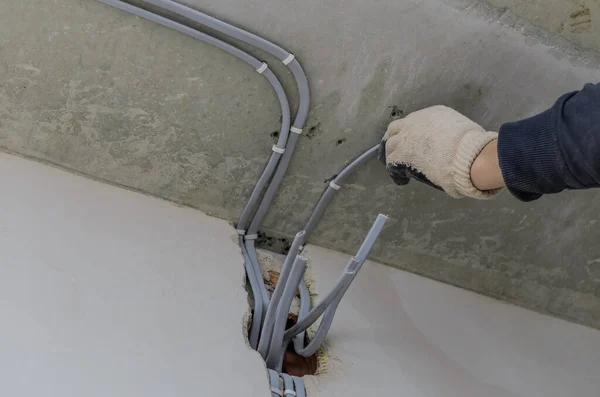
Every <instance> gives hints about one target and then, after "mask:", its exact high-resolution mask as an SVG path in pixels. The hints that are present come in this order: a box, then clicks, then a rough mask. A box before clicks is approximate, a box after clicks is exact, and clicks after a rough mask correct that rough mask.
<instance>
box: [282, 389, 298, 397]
mask: <svg viewBox="0 0 600 397" xmlns="http://www.w3.org/2000/svg"><path fill="white" fill-rule="evenodd" d="M283 395H284V396H294V397H296V392H295V391H294V390H290V389H285V390H284V391H283Z"/></svg>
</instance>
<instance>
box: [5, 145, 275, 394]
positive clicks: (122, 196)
mask: <svg viewBox="0 0 600 397" xmlns="http://www.w3.org/2000/svg"><path fill="white" fill-rule="evenodd" d="M0 183H1V184H2V186H5V187H7V186H10V189H3V192H2V195H1V197H0V253H1V254H0V255H1V258H2V260H1V261H0V262H1V265H0V308H1V312H2V317H1V326H0V339H1V340H2V343H1V344H0V395H3V396H14V397H34V396H42V395H44V396H64V397H80V396H90V397H92V396H93V397H95V396H114V397H125V396H127V397H131V396H147V397H150V396H157V397H158V396H160V397H164V396H189V397H192V396H223V397H225V396H232V397H233V396H239V395H240V390H244V393H243V394H244V395H245V396H265V397H266V396H268V395H269V384H268V381H267V376H266V370H265V366H264V363H263V361H262V359H261V357H260V356H259V355H258V353H256V352H254V351H251V350H250V348H249V347H248V346H247V345H246V342H245V337H244V334H243V332H242V328H243V324H244V317H245V314H246V312H247V309H248V304H247V294H246V292H245V290H244V287H243V284H244V270H243V265H242V263H243V261H242V257H241V253H240V250H239V248H238V247H237V245H236V244H235V242H234V241H233V240H232V235H233V234H234V231H233V229H232V228H231V226H229V225H228V224H227V222H225V221H222V220H219V219H215V218H211V217H208V216H205V215H204V214H202V213H200V212H199V211H195V210H193V209H190V208H181V207H177V206H175V205H173V204H172V203H168V202H165V201H163V200H158V199H155V198H151V197H146V196H143V195H140V194H138V193H133V192H128V191H126V190H123V189H119V188H116V187H114V186H108V185H105V184H101V183H97V182H94V181H90V180H89V179H86V178H82V177H77V176H74V175H72V174H69V173H66V172H63V171H60V170H57V169H52V168H49V167H47V166H44V165H41V164H37V163H34V162H31V161H27V160H24V159H22V158H18V157H14V156H9V155H6V154H1V155H0ZM233 374H235V376H234V375H233Z"/></svg>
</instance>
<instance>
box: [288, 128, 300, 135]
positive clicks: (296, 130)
mask: <svg viewBox="0 0 600 397" xmlns="http://www.w3.org/2000/svg"><path fill="white" fill-rule="evenodd" d="M290 132H293V133H294V134H298V135H301V134H302V128H296V127H291V128H290Z"/></svg>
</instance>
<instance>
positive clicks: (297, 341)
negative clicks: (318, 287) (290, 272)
mask: <svg viewBox="0 0 600 397" xmlns="http://www.w3.org/2000/svg"><path fill="white" fill-rule="evenodd" d="M298 289H299V290H300V310H299V312H298V318H299V319H301V318H303V317H306V315H307V314H308V312H309V311H310V292H309V291H308V288H307V287H306V284H305V283H300V286H299V287H298ZM304 341H305V331H302V332H300V333H299V334H298V335H296V336H294V350H296V351H299V350H302V349H303V348H304Z"/></svg>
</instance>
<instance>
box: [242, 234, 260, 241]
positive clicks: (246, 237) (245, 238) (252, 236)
mask: <svg viewBox="0 0 600 397" xmlns="http://www.w3.org/2000/svg"><path fill="white" fill-rule="evenodd" d="M257 238H258V234H249V235H247V236H244V240H256V239H257Z"/></svg>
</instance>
